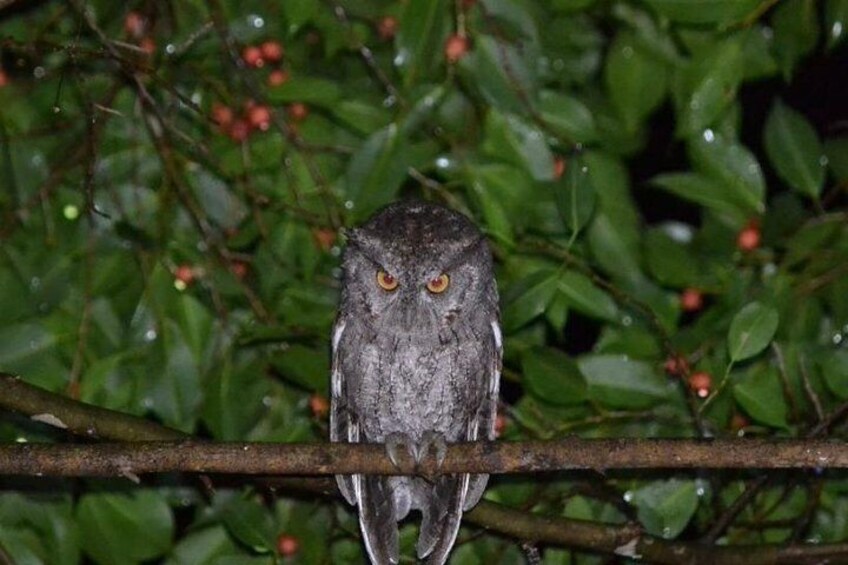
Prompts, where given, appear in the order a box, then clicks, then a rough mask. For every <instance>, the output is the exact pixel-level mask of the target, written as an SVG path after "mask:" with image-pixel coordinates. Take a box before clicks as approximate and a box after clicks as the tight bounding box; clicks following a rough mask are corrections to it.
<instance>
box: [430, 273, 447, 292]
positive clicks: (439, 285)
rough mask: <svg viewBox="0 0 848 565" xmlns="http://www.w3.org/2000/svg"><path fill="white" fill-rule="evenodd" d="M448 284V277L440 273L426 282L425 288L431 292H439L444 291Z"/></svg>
mask: <svg viewBox="0 0 848 565" xmlns="http://www.w3.org/2000/svg"><path fill="white" fill-rule="evenodd" d="M449 284H450V277H448V276H447V275H446V274H444V273H442V274H441V275H439V276H438V277H436V278H435V279H432V280H430V281H429V282H428V283H427V290H429V291H430V292H432V293H433V294H439V293H441V292H444V291H445V290H446V289H447V288H448V285H449Z"/></svg>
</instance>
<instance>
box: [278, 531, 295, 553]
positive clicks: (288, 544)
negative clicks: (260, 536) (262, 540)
mask: <svg viewBox="0 0 848 565" xmlns="http://www.w3.org/2000/svg"><path fill="white" fill-rule="evenodd" d="M299 550H300V540H299V539H298V538H297V537H296V536H293V535H291V534H280V535H279V536H277V553H279V554H280V555H282V556H283V557H291V556H292V555H294V554H296V553H297V552H298V551H299Z"/></svg>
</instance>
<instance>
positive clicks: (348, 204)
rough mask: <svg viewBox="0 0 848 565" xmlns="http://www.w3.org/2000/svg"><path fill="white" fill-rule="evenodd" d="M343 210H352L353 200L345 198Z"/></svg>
mask: <svg viewBox="0 0 848 565" xmlns="http://www.w3.org/2000/svg"><path fill="white" fill-rule="evenodd" d="M344 207H345V210H353V200H345V203H344Z"/></svg>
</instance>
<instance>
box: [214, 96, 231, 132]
mask: <svg viewBox="0 0 848 565" xmlns="http://www.w3.org/2000/svg"><path fill="white" fill-rule="evenodd" d="M234 117H235V115H234V113H233V109H232V108H230V107H229V106H224V105H223V104H220V103H218V102H215V103H214V104H212V120H213V121H214V122H215V123H216V124H218V125H219V126H221V127H225V126H228V125H230V124H231V123H233V118H234Z"/></svg>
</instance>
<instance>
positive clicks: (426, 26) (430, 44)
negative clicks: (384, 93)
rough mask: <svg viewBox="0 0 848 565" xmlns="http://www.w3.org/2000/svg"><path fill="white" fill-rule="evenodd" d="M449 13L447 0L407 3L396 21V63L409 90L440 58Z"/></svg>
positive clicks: (425, 75)
mask: <svg viewBox="0 0 848 565" xmlns="http://www.w3.org/2000/svg"><path fill="white" fill-rule="evenodd" d="M450 13H451V10H450V8H449V5H448V2H447V1H446V0H432V1H428V2H408V3H406V4H405V5H404V9H403V12H402V13H401V16H400V20H399V22H398V34H397V38H396V42H395V45H396V48H397V54H396V55H395V64H396V65H397V66H398V67H399V68H400V71H401V73H402V74H403V82H404V85H405V86H407V87H409V86H412V85H414V84H418V83H421V82H424V79H425V78H426V77H427V76H429V74H430V72H431V71H432V70H433V68H434V67H435V65H436V61H437V60H441V57H442V44H443V43H444V41H445V38H446V37H447V34H448V29H449V28H448V26H449V24H450Z"/></svg>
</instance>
